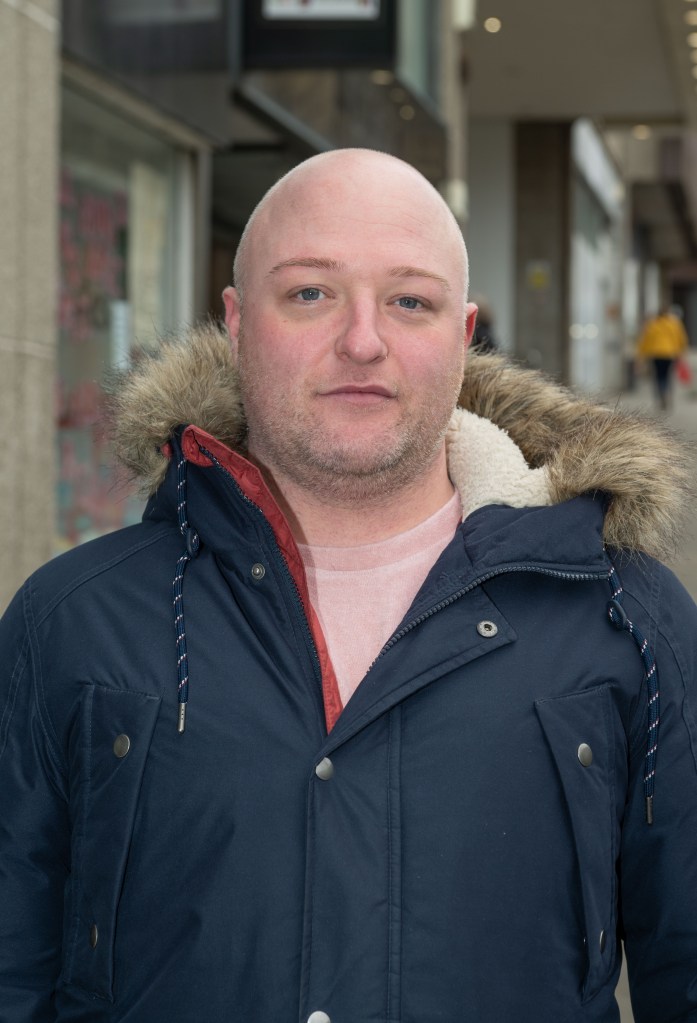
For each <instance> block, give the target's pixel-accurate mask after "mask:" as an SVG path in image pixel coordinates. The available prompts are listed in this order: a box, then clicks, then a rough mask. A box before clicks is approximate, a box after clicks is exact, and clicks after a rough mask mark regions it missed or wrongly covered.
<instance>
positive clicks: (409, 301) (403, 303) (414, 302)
mask: <svg viewBox="0 0 697 1023" xmlns="http://www.w3.org/2000/svg"><path fill="white" fill-rule="evenodd" d="M397 305H399V306H400V307H401V308H402V309H418V308H419V306H420V305H421V302H420V301H419V300H418V298H413V297H412V296H411V295H403V296H402V297H401V298H398V299H397Z"/></svg>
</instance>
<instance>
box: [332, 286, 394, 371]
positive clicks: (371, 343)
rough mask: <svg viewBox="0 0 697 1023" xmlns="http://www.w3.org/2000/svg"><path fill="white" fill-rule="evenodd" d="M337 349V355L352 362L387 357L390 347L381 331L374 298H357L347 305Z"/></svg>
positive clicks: (375, 360)
mask: <svg viewBox="0 0 697 1023" xmlns="http://www.w3.org/2000/svg"><path fill="white" fill-rule="evenodd" d="M335 349H336V354H337V355H339V356H343V357H344V358H347V359H350V360H351V362H358V363H366V364H367V363H371V362H380V361H381V360H382V359H386V358H387V351H388V348H387V344H386V343H385V341H384V339H383V337H382V334H381V332H380V324H379V315H378V310H377V308H376V306H375V302H374V300H371V299H368V298H361V299H357V300H355V301H354V302H352V303H351V304H350V305H349V306H348V307H347V309H346V312H345V318H344V320H343V322H342V324H341V328H340V330H339V334H338V336H337V339H336V345H335Z"/></svg>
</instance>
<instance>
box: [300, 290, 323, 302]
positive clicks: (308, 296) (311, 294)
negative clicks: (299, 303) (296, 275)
mask: <svg viewBox="0 0 697 1023" xmlns="http://www.w3.org/2000/svg"><path fill="white" fill-rule="evenodd" d="M323 297H324V296H323V294H322V292H321V291H320V290H319V288H303V289H302V291H299V292H298V298H301V299H302V300H303V302H317V301H318V300H319V299H320V298H323Z"/></svg>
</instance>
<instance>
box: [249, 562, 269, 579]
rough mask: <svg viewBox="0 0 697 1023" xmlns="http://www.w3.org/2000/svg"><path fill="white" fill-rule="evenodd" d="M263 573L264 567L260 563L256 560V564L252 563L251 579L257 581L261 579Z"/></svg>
mask: <svg viewBox="0 0 697 1023" xmlns="http://www.w3.org/2000/svg"><path fill="white" fill-rule="evenodd" d="M265 575H266V569H265V568H264V566H263V565H262V564H260V563H259V562H258V561H257V562H256V564H254V565H252V579H255V580H256V581H257V582H258V581H259V580H260V579H263V578H264V576H265Z"/></svg>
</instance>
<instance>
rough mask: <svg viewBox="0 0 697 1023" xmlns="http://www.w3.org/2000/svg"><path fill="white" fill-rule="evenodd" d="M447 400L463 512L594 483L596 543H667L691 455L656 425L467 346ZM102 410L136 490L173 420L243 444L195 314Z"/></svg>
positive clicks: (158, 471)
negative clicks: (451, 402)
mask: <svg viewBox="0 0 697 1023" xmlns="http://www.w3.org/2000/svg"><path fill="white" fill-rule="evenodd" d="M459 404H460V406H461V410H457V411H456V412H455V413H454V416H453V419H452V421H451V423H450V426H449V429H448V434H447V438H446V440H447V445H448V456H449V466H450V472H451V476H452V479H453V482H454V483H455V485H456V486H457V487H458V489H459V490H460V492H461V495H462V498H463V508H464V509H465V513H466V514H469V513H470V512H471V511H473V510H474V509H475V508H477V507H481V506H482V505H483V504H491V503H496V504H510V505H513V506H514V507H525V506H528V505H542V504H556V503H560V502H562V501H566V500H569V499H570V498H573V497H578V496H580V495H581V494H588V493H595V492H602V493H603V494H604V495H605V496H606V499H607V514H606V518H605V528H604V539H605V541H606V543H608V544H611V545H613V546H617V547H623V548H625V549H627V550H629V551H633V552H637V553H639V552H642V553H646V554H651V555H654V556H657V557H667V556H670V555H671V554H672V553H673V552H674V551H675V549H676V545H677V542H678V540H679V536H680V530H681V525H682V522H683V521H684V516H685V514H686V511H687V506H688V499H689V496H690V491H691V487H692V458H691V455H690V453H689V452H688V450H687V448H686V446H685V445H684V444H682V443H681V442H680V441H679V440H678V439H676V437H675V436H673V435H672V434H671V433H670V432H669V431H668V430H667V429H666V428H665V427H664V426H662V425H661V424H658V423H656V422H655V421H653V420H651V419H649V418H647V417H644V416H641V415H639V414H637V413H630V412H627V411H625V410H624V409H622V410H620V409H617V408H609V407H606V406H603V405H599V404H594V403H593V402H591V401H589V400H587V399H584V398H581V397H578V396H576V395H575V394H573V393H572V392H571V391H569V390H568V389H566V388H564V387H562V386H560V385H559V384H557V383H554V382H553V381H551V380H550V379H548V378H546V377H545V376H544V375H543V374H541V373H539V372H537V371H533V370H529V369H524V368H520V367H518V366H515V365H514V364H512V363H511V362H509V361H508V360H507V359H506V358H505V357H503V356H500V355H489V354H487V355H481V354H475V353H470V355H469V356H468V359H467V365H466V368H465V378H464V384H463V388H462V392H461V394H460V401H459ZM110 419H111V432H112V435H113V439H114V444H115V450H116V455H117V458H118V459H119V461H120V462H121V464H122V465H123V466H124V468H125V469H126V471H127V472H128V474H129V476H130V477H132V478H133V479H136V480H137V481H138V483H139V485H140V488H141V490H142V492H143V493H144V494H146V495H150V494H152V493H154V491H155V490H156V489H157V488H158V487H159V485H160V484H161V482H162V480H163V479H164V476H165V473H166V471H167V466H168V464H169V459H168V457H167V454H166V453H165V451H166V445H167V443H168V441H169V439H170V437H171V436H172V433H173V431H174V430H175V428H176V427H177V426H181V425H188V424H193V425H196V426H198V427H200V428H201V429H203V430H205V431H206V432H208V433H210V434H212V435H213V436H214V437H216V438H217V439H218V440H219V441H221V442H222V443H223V444H226V445H227V446H228V447H230V448H233V449H235V450H240V449H242V450H244V440H245V419H244V410H243V407H242V403H241V400H240V393H239V388H238V383H237V375H236V371H235V367H234V364H233V362H232V358H231V354H230V344H229V341H228V338H227V335H226V334H225V332H224V331H223V330H222V329H221V328H220V327H218V326H217V324H214V323H207V324H204V325H203V326H201V327H198V328H196V329H194V330H192V331H191V332H190V333H189V334H188V335H187V336H185V337H183V338H181V339H165V340H163V342H162V344H161V345H160V348H159V349H158V350H157V351H155V352H153V353H145V354H142V355H141V356H140V357H139V358H138V360H137V361H136V363H135V365H134V367H133V368H132V369H131V370H130V371H129V372H128V373H126V374H125V375H124V376H123V377H121V378H120V379H119V380H118V382H117V383H116V384H115V385H114V386H113V387H112V388H111V409H110ZM482 420H484V422H482ZM486 421H488V422H486Z"/></svg>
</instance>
